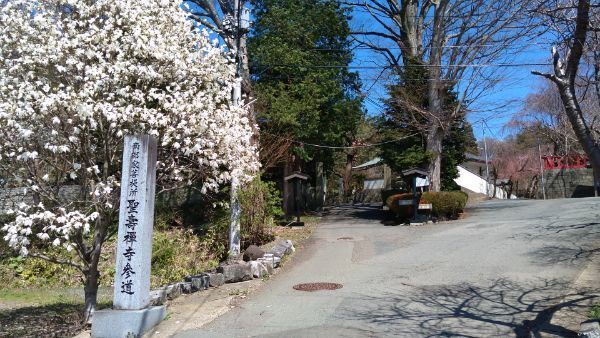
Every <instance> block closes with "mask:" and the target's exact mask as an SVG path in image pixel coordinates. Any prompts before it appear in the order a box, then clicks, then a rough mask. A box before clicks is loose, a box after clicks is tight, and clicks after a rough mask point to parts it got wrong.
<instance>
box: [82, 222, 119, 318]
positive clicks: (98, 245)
mask: <svg viewBox="0 0 600 338" xmlns="http://www.w3.org/2000/svg"><path fill="white" fill-rule="evenodd" d="M112 219H113V218H112V217H110V214H107V215H103V216H100V217H98V218H97V219H96V229H95V231H94V241H93V243H92V248H91V250H90V251H89V252H87V253H86V254H85V255H84V260H85V262H86V263H87V264H86V265H87V268H86V270H85V271H84V274H85V286H84V292H85V308H84V322H85V323H91V321H92V317H93V315H94V311H96V303H97V298H98V285H99V284H100V272H99V271H98V263H99V262H100V254H101V253H102V244H104V241H105V240H106V233H107V231H108V225H109V224H111V222H112ZM86 251H87V250H86Z"/></svg>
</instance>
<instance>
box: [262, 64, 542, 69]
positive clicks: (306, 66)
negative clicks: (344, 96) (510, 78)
mask: <svg viewBox="0 0 600 338" xmlns="http://www.w3.org/2000/svg"><path fill="white" fill-rule="evenodd" d="M262 66H263V67H266V68H273V67H287V68H308V69H330V68H340V69H343V68H347V69H386V68H387V69H390V68H394V67H392V66H353V65H293V64H273V65H262ZM537 66H552V64H551V63H481V64H468V63H465V64H450V65H428V64H422V65H419V64H417V65H404V66H399V67H401V68H410V67H416V68H423V67H439V68H442V67H473V68H484V67H508V68H513V67H537Z"/></svg>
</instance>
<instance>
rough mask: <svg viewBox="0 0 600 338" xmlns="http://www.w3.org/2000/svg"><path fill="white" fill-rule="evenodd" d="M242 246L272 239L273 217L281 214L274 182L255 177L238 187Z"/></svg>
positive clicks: (279, 198)
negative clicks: (240, 187)
mask: <svg viewBox="0 0 600 338" xmlns="http://www.w3.org/2000/svg"><path fill="white" fill-rule="evenodd" d="M239 200H240V206H241V209H242V216H241V219H240V227H241V236H242V243H241V245H242V248H246V247H248V246H250V245H251V244H255V245H263V244H265V243H268V242H270V241H272V240H273V239H274V236H273V232H272V228H273V226H274V225H275V218H276V217H279V216H281V215H283V210H281V197H280V194H279V191H278V190H277V188H276V187H275V183H274V182H265V181H263V180H261V179H260V177H256V178H255V179H254V180H253V181H252V182H250V183H248V184H246V185H245V186H244V187H243V188H242V189H240V194H239Z"/></svg>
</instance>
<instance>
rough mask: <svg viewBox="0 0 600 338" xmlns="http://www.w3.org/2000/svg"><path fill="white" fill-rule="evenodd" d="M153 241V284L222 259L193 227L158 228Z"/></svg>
mask: <svg viewBox="0 0 600 338" xmlns="http://www.w3.org/2000/svg"><path fill="white" fill-rule="evenodd" d="M153 237H154V238H153V241H152V274H151V284H152V286H153V287H156V286H161V285H166V284H169V283H172V282H176V281H181V280H183V278H184V277H185V276H186V275H193V274H197V273H200V272H202V271H205V270H207V269H209V268H212V267H214V266H216V265H217V263H218V259H217V258H216V257H215V256H214V255H213V253H212V252H211V251H210V249H209V248H208V244H207V242H205V241H203V240H201V239H200V238H199V237H198V236H196V235H195V234H194V233H193V232H192V231H191V230H184V229H170V230H168V231H155V232H154V236H153Z"/></svg>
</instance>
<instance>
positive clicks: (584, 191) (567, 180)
mask: <svg viewBox="0 0 600 338" xmlns="http://www.w3.org/2000/svg"><path fill="white" fill-rule="evenodd" d="M544 178H545V187H546V198H571V197H590V196H594V173H593V171H592V169H591V168H581V169H556V170H546V171H545V172H544ZM538 190H539V191H538V195H539V198H541V197H542V191H541V189H538Z"/></svg>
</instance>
